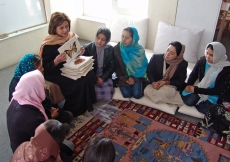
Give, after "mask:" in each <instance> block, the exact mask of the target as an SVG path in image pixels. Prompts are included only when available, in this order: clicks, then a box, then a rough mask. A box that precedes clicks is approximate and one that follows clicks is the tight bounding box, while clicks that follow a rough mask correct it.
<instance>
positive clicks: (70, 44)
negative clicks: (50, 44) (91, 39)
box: [58, 35, 81, 64]
mask: <svg viewBox="0 0 230 162" xmlns="http://www.w3.org/2000/svg"><path fill="white" fill-rule="evenodd" d="M80 48H81V45H80V43H79V42H78V37H77V36H76V35H75V36H74V37H73V38H71V39H70V40H68V41H67V42H66V43H65V44H63V45H62V46H61V47H60V48H59V49H58V51H59V53H63V52H64V53H65V54H66V62H67V64H68V63H70V62H72V61H75V59H76V58H77V56H78V55H79V54H80Z"/></svg>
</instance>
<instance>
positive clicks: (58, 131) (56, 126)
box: [44, 119, 66, 145]
mask: <svg viewBox="0 0 230 162" xmlns="http://www.w3.org/2000/svg"><path fill="white" fill-rule="evenodd" d="M44 126H45V128H46V130H47V132H48V133H49V134H50V135H51V137H52V138H53V139H54V140H55V141H56V142H57V143H58V144H59V145H61V144H62V142H63V141H64V139H65V136H66V129H65V127H64V125H63V124H62V123H60V122H59V121H57V120H54V119H50V120H47V121H46V122H44Z"/></svg>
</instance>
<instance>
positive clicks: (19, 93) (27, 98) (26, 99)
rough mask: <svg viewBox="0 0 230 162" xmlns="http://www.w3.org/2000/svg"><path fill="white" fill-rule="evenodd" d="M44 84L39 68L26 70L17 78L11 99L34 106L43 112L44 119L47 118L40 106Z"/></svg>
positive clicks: (43, 94) (43, 97)
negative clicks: (26, 71)
mask: <svg viewBox="0 0 230 162" xmlns="http://www.w3.org/2000/svg"><path fill="white" fill-rule="evenodd" d="M28 84H29V86H28ZM44 85H45V79H44V76H43V75H42V73H41V72H40V71H39V70H34V71H31V72H28V73H26V74H24V75H23V76H22V77H21V79H20V80H19V82H18V84H17V86H16V88H15V92H14V93H13V99H15V100H17V101H18V103H19V104H20V105H33V106H35V107H36V108H38V109H39V110H40V112H41V113H42V114H43V116H44V119H45V120H48V117H47V116H46V113H45V110H44V108H43V106H42V101H43V100H44V99H45V97H46V95H45V90H44Z"/></svg>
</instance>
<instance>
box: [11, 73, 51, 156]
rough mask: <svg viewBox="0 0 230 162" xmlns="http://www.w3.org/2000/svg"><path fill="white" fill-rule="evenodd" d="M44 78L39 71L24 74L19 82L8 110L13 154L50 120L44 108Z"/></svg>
mask: <svg viewBox="0 0 230 162" xmlns="http://www.w3.org/2000/svg"><path fill="white" fill-rule="evenodd" d="M44 82H45V81H44V77H43V75H42V73H41V72H40V71H39V70H34V71H31V72H28V73H26V74H24V75H23V76H22V77H21V78H20V81H19V82H18V84H17V86H16V88H15V92H14V93H13V98H12V100H11V102H10V105H9V108H8V110H7V128H8V133H9V136H10V143H11V148H12V150H13V152H14V151H15V150H16V148H17V147H18V146H19V145H20V144H21V143H23V142H25V141H29V140H30V137H32V136H33V135H34V131H35V129H36V128H37V127H38V126H39V125H40V124H41V123H43V122H44V121H46V120H47V119H48V117H47V115H46V113H45V110H44V108H43V106H42V101H43V100H44V99H45V91H44Z"/></svg>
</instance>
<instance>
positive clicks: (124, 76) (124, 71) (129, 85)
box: [114, 27, 148, 99]
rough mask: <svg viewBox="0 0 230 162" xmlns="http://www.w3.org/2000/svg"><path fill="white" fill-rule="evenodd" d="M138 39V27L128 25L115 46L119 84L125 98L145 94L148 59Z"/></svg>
mask: <svg viewBox="0 0 230 162" xmlns="http://www.w3.org/2000/svg"><path fill="white" fill-rule="evenodd" d="M138 41H139V35H138V32H137V29H136V28H134V27H128V28H125V29H124V30H123V32H122V41H121V42H119V43H118V44H117V45H116V46H115V47H114V56H115V62H116V69H115V73H116V77H117V78H118V83H117V85H118V86H119V88H120V90H121V93H122V95H123V97H124V98H131V97H134V98H136V99H139V98H141V97H142V96H143V90H144V83H145V82H146V78H147V77H146V69H147V65H148V60H147V58H146V56H145V50H144V48H143V47H142V46H141V45H140V44H139V43H138Z"/></svg>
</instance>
